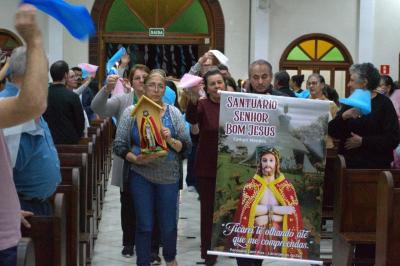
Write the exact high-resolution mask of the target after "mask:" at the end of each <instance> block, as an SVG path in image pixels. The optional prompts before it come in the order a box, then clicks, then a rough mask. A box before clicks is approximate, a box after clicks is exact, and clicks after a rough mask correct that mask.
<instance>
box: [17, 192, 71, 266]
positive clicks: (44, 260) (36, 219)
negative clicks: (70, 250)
mask: <svg viewBox="0 0 400 266" xmlns="http://www.w3.org/2000/svg"><path fill="white" fill-rule="evenodd" d="M53 208H54V215H53V216H35V215H34V216H32V217H28V218H27V220H28V222H29V223H30V224H31V228H25V227H24V226H21V231H22V236H23V237H30V238H31V239H33V241H34V243H35V255H36V256H35V257H36V265H38V266H39V265H40V266H54V265H60V266H65V265H66V254H65V252H66V206H65V197H64V194H60V193H57V194H56V195H55V196H54V206H53Z"/></svg>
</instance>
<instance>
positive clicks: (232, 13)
mask: <svg viewBox="0 0 400 266" xmlns="http://www.w3.org/2000/svg"><path fill="white" fill-rule="evenodd" d="M219 2H220V4H221V7H222V11H223V14H224V20H225V55H226V56H227V57H228V58H229V70H230V72H231V74H232V76H233V77H234V78H235V79H239V78H246V77H247V66H248V61H249V56H248V54H249V8H250V1H249V0H220V1H219Z"/></svg>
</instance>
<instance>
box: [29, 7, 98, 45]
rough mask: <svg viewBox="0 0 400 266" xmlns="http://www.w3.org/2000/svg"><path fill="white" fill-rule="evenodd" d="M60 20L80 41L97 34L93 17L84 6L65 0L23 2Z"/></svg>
mask: <svg viewBox="0 0 400 266" xmlns="http://www.w3.org/2000/svg"><path fill="white" fill-rule="evenodd" d="M21 4H31V5H33V6H35V7H36V8H37V9H39V10H41V11H43V12H44V13H46V14H48V15H50V16H52V17H53V18H55V19H56V20H58V21H59V22H60V23H61V24H63V25H64V27H65V28H66V29H67V30H68V31H69V32H70V33H71V35H72V36H73V37H75V38H77V39H79V40H85V39H87V38H89V37H90V36H93V35H94V34H95V33H96V28H95V26H94V23H93V20H92V17H91V16H90V14H89V12H88V11H87V9H86V8H85V7H84V6H83V5H72V4H69V3H67V2H65V1H63V0H22V1H21Z"/></svg>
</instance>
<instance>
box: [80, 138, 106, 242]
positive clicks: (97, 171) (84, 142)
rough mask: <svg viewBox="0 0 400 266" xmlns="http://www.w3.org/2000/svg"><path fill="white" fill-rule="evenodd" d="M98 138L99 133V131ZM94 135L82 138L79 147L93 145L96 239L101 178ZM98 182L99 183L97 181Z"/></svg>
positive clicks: (97, 143) (97, 146) (99, 215)
mask: <svg viewBox="0 0 400 266" xmlns="http://www.w3.org/2000/svg"><path fill="white" fill-rule="evenodd" d="M99 136H100V131H99ZM97 140H98V138H97V136H96V134H90V135H89V136H86V137H82V138H81V139H80V140H79V145H88V144H89V143H92V144H93V146H92V147H93V162H92V163H93V178H94V179H93V188H92V191H93V204H94V207H93V209H94V210H95V214H96V216H95V217H96V219H95V222H96V227H95V228H94V237H95V238H97V233H98V232H97V231H98V230H97V223H98V221H100V219H101V204H100V193H101V187H102V184H101V182H100V181H101V177H100V159H99V155H98V152H97V151H98V150H99V149H100V146H99V141H97ZM99 180H100V181H99Z"/></svg>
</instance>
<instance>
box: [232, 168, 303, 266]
mask: <svg viewBox="0 0 400 266" xmlns="http://www.w3.org/2000/svg"><path fill="white" fill-rule="evenodd" d="M266 188H269V189H270V191H271V192H272V193H273V195H274V196H275V198H276V199H277V201H278V202H279V204H280V205H281V206H293V207H294V208H295V212H294V213H293V214H287V215H283V221H282V222H273V224H272V227H273V228H274V229H275V230H276V231H284V232H288V231H289V230H290V231H291V232H293V234H292V235H291V236H287V237H281V236H275V235H270V234H262V233H259V232H260V231H258V230H263V231H265V230H269V229H270V228H268V226H257V225H255V208H256V206H257V205H258V204H259V202H260V200H261V199H262V197H263V195H264V191H265V189H266ZM234 223H238V224H240V226H241V227H243V228H246V229H253V233H251V232H249V231H246V232H244V233H235V234H232V235H231V236H230V237H228V239H227V243H226V245H225V249H226V250H227V251H230V248H233V249H234V250H235V251H236V252H238V250H242V251H243V253H250V254H255V255H263V256H270V255H272V256H278V255H279V254H281V255H280V256H282V257H287V258H297V259H305V258H307V257H308V252H307V248H297V247H296V248H295V247H284V246H275V247H274V246H271V245H268V244H265V243H267V242H266V241H268V240H276V241H283V242H291V243H300V244H299V245H301V246H303V247H306V243H305V242H306V240H305V239H304V238H298V237H297V233H298V232H299V231H301V230H303V229H304V227H303V220H302V217H301V211H300V205H299V202H298V199H297V195H296V191H295V189H294V187H293V185H292V184H291V183H290V182H289V180H287V179H286V178H285V177H284V176H283V175H282V174H281V175H280V176H279V177H278V178H277V179H275V180H274V181H272V182H270V183H268V184H267V183H266V182H265V180H264V179H263V178H262V177H260V176H258V175H255V176H254V177H253V178H251V179H250V180H249V181H248V182H247V183H246V185H245V186H244V187H243V191H242V194H241V196H240V200H239V205H238V208H237V209H236V213H235V217H234ZM256 232H258V233H256ZM235 236H237V237H241V238H245V239H246V243H248V242H247V241H248V240H249V239H250V238H252V239H257V240H258V243H257V244H251V245H249V244H242V245H239V246H238V245H236V246H235V245H234V244H233V242H232V240H233V237H235ZM261 241H264V243H263V244H261Z"/></svg>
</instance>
